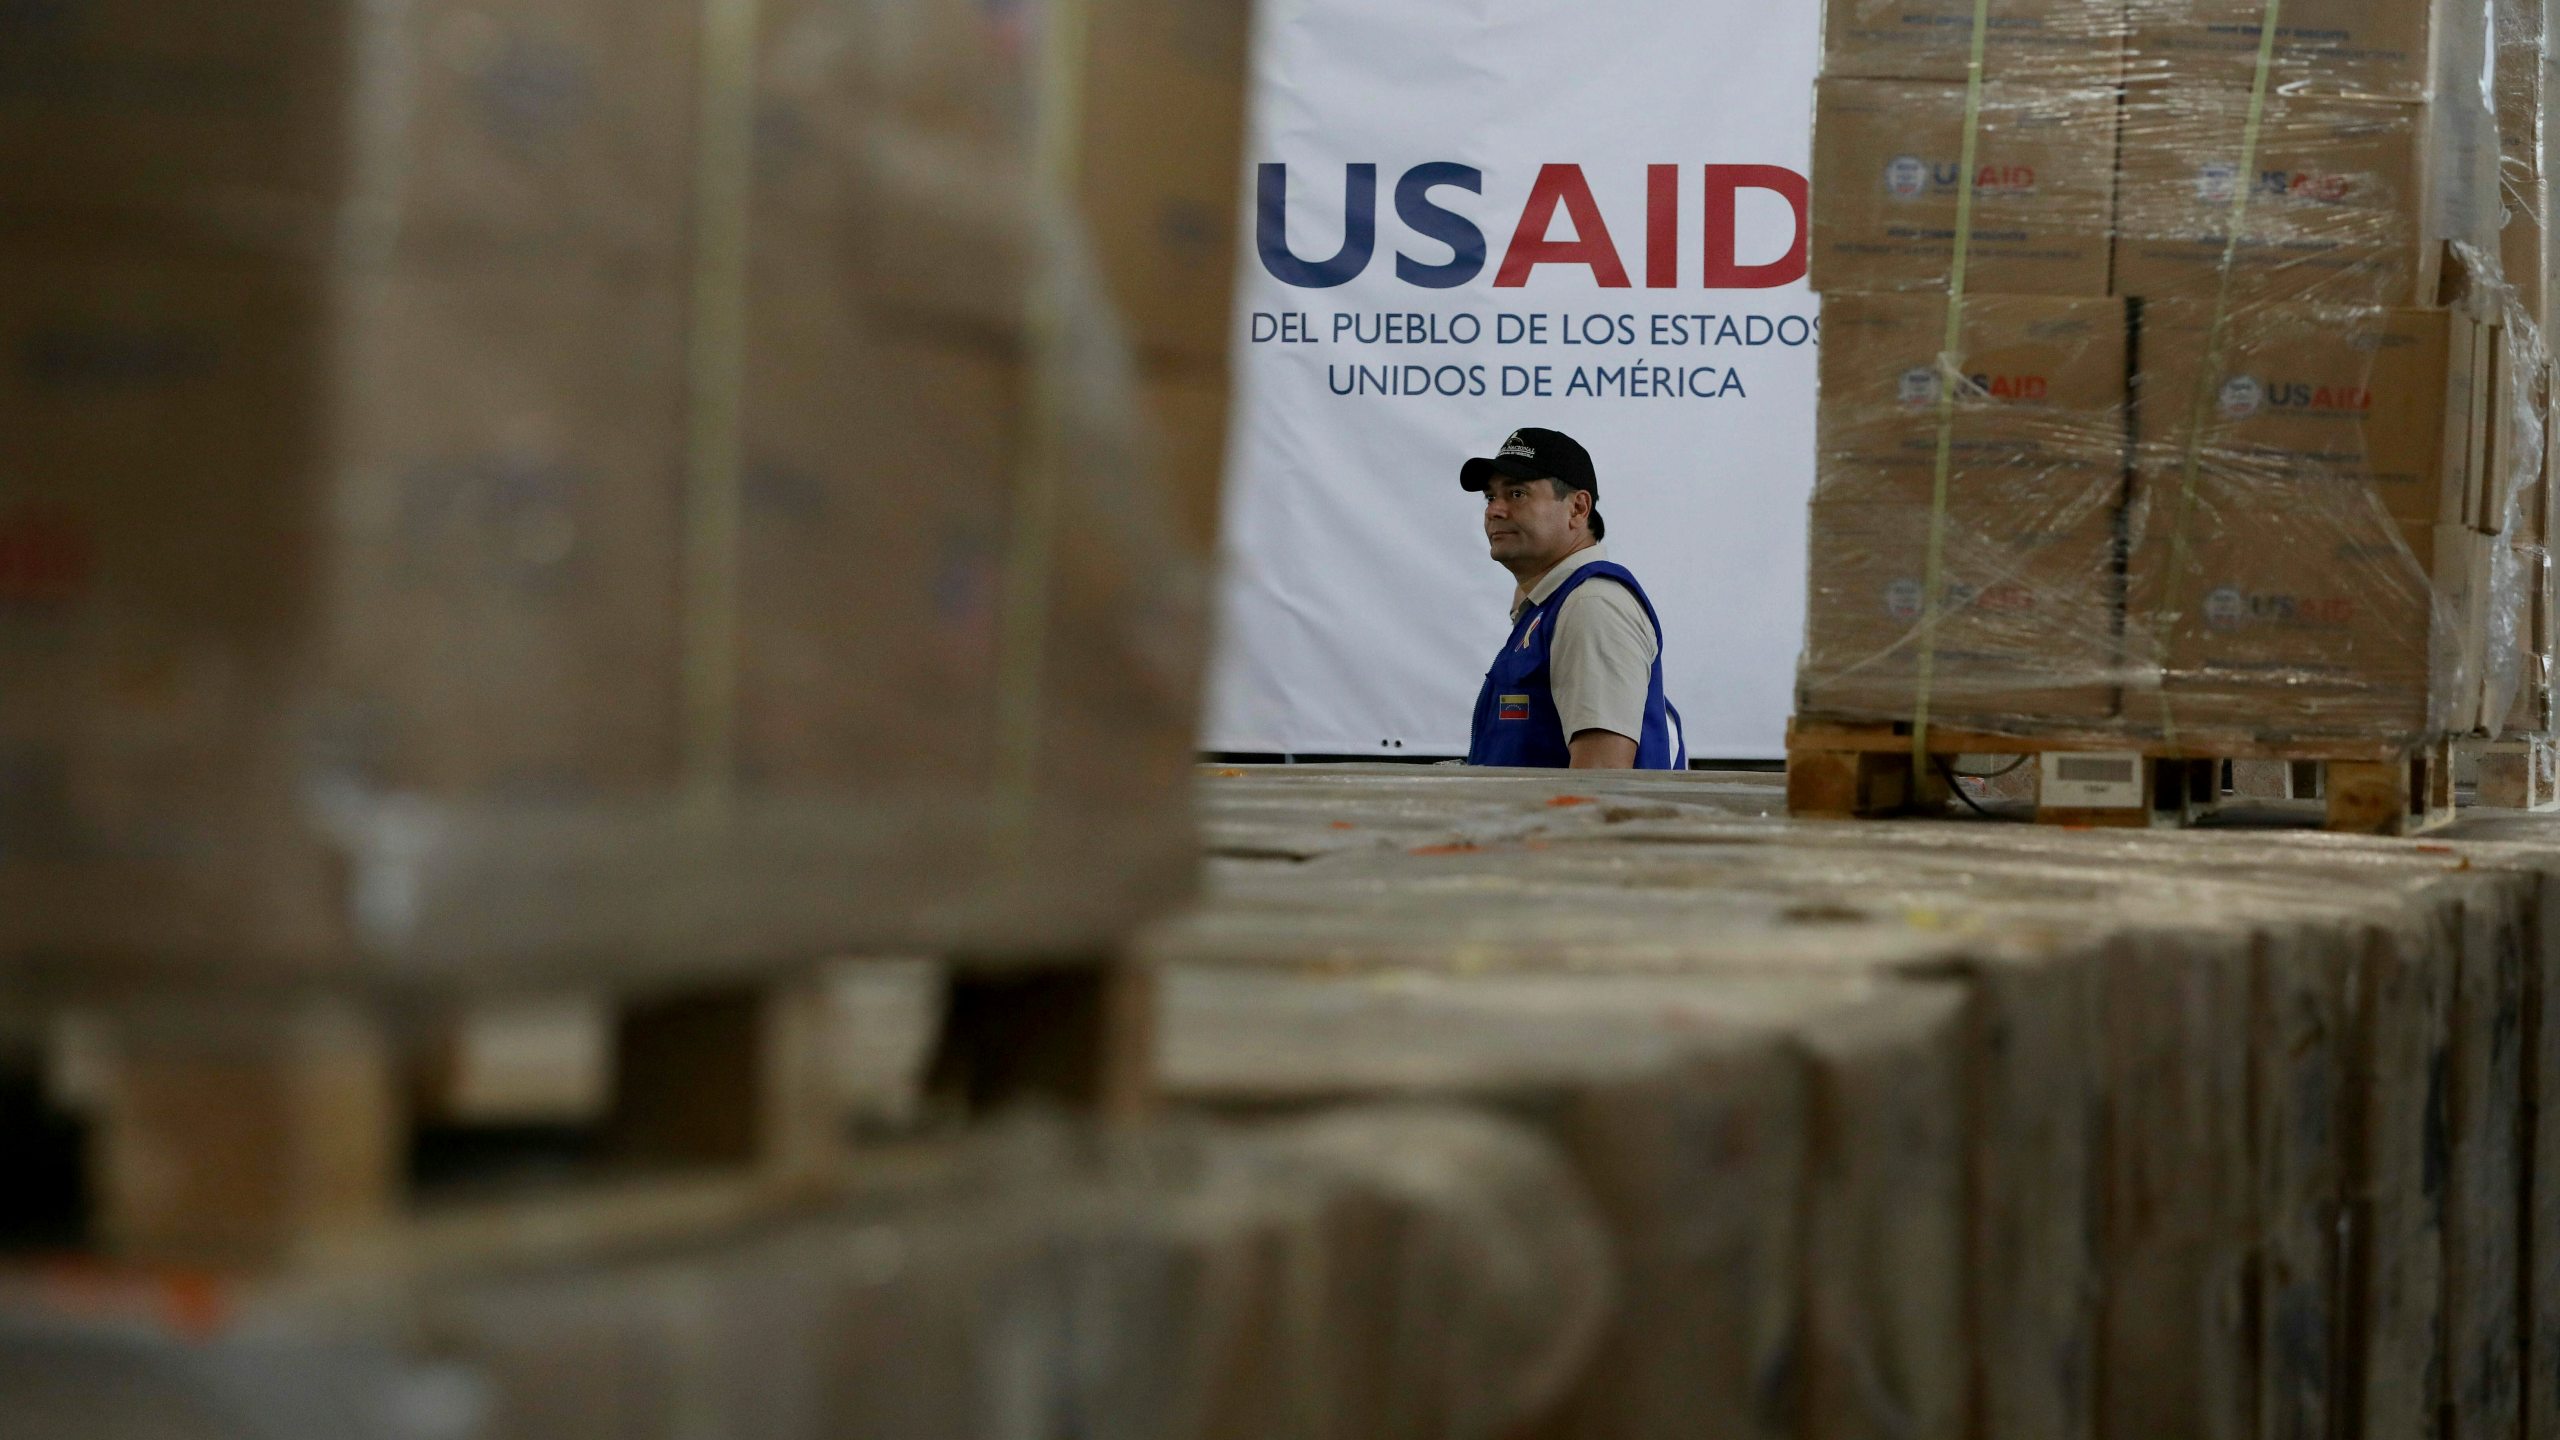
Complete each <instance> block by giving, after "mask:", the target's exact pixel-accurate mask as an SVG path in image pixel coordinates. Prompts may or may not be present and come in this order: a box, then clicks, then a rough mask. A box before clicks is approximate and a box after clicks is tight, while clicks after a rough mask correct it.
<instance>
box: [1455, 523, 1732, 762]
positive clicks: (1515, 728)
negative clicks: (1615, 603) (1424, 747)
mask: <svg viewBox="0 0 2560 1440" xmlns="http://www.w3.org/2000/svg"><path fill="white" fill-rule="evenodd" d="M1592 580H1615V581H1617V582H1618V583H1619V584H1621V585H1624V586H1626V587H1627V591H1628V593H1630V594H1632V595H1634V596H1635V597H1636V603H1637V604H1638V605H1641V606H1643V607H1644V615H1645V618H1646V619H1647V620H1650V621H1652V622H1653V639H1654V651H1653V680H1652V683H1651V684H1649V685H1647V686H1646V687H1645V694H1644V733H1643V734H1642V735H1639V736H1636V737H1635V741H1636V768H1637V769H1639V770H1686V769H1688V768H1689V747H1688V745H1687V743H1686V741H1685V739H1684V738H1683V737H1682V736H1681V735H1680V734H1679V725H1680V712H1679V711H1677V710H1675V709H1673V708H1671V702H1670V700H1669V699H1667V698H1665V697H1664V695H1663V693H1662V617H1661V616H1659V615H1656V614H1655V613H1654V611H1653V601H1651V600H1649V599H1647V598H1646V597H1645V593H1644V587H1643V586H1641V585H1638V584H1637V583H1636V577H1635V576H1633V575H1631V574H1629V573H1627V569H1626V567H1625V566H1623V565H1615V564H1612V563H1610V562H1609V561H1606V560H1595V561H1593V562H1592V563H1590V564H1588V565H1585V566H1583V567H1582V568H1581V569H1579V570H1576V571H1575V572H1573V575H1572V576H1571V578H1569V579H1567V580H1566V581H1565V582H1564V583H1563V584H1562V585H1559V586H1557V587H1556V593H1554V594H1553V595H1550V596H1548V597H1547V598H1546V600H1545V602H1544V603H1541V604H1533V605H1528V606H1525V607H1523V608H1522V609H1521V611H1520V618H1519V619H1518V620H1515V621H1513V622H1512V625H1511V638H1510V639H1508V640H1506V641H1504V642H1503V643H1502V653H1501V654H1499V655H1497V656H1495V657H1494V658H1493V668H1492V669H1490V670H1488V671H1486V672H1485V675H1484V693H1482V694H1480V695H1478V696H1477V697H1476V721H1475V732H1474V738H1473V739H1472V741H1471V742H1470V743H1469V744H1468V746H1467V763H1468V764H1470V765H1506V766H1524V767H1530V768H1535V769H1545V770H1561V769H1564V768H1565V767H1567V766H1569V765H1571V764H1572V763H1573V749H1572V746H1571V745H1570V744H1569V743H1568V742H1569V741H1570V740H1571V738H1572V737H1570V736H1568V735H1566V734H1565V733H1564V719H1563V717H1562V716H1560V715H1558V714H1557V713H1556V697H1555V691H1554V689H1553V688H1552V685H1551V683H1550V681H1551V677H1550V676H1549V674H1548V672H1547V646H1548V644H1549V643H1550V642H1551V641H1553V640H1554V639H1555V632H1556V617H1558V616H1560V615H1562V614H1563V613H1564V602H1565V601H1567V600H1569V599H1571V598H1573V592H1574V591H1576V590H1578V589H1580V588H1582V586H1583V585H1584V584H1585V583H1586V582H1588V581H1592Z"/></svg>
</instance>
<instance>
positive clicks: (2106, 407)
mask: <svg viewBox="0 0 2560 1440" xmlns="http://www.w3.org/2000/svg"><path fill="white" fill-rule="evenodd" d="M2543 4H2544V0H2433V3H2427V4H2419V3H2395V0H2287V3H2283V4H2282V5H2281V6H2279V5H2277V4H2273V3H2262V0H2129V3H2126V4H2115V3H2093V0H2045V3H2025V0H1943V3H1940V4H1937V5H1934V6H1922V7H1918V9H1917V10H1915V9H1914V7H1912V6H1910V5H1905V4H1894V5H1889V6H1888V5H1882V4H1874V3H1868V0H1833V3H1832V4H1831V5H1830V6H1829V7H1828V12H1827V24H1828V30H1827V32H1826V40H1825V75H1824V78H1823V80H1822V81H1821V82H1820V92H1819V96H1818V99H1817V103H1816V137H1815V177H1814V207H1813V208H1814V218H1813V234H1814V239H1813V252H1814V253H1813V281H1814V284H1815V287H1816V288H1817V289H1819V290H1821V291H1822V292H1823V294H1824V327H1823V328H1824V341H1825V344H1824V348H1823V356H1822V361H1821V385H1822V395H1821V410H1820V419H1819V425H1818V444H1819V459H1818V474H1817V483H1816V490H1815V496H1814V501H1813V509H1812V527H1811V529H1812V543H1811V582H1810V588H1809V599H1810V616H1809V621H1808V630H1807V636H1806V643H1805V651H1804V658H1803V663H1802V666H1801V670H1800V674H1799V684H1798V704H1799V710H1800V711H1801V712H1802V713H1804V714H1806V715H1809V716H1816V717H1821V718H1826V719H1846V720H1854V721H1872V722H1882V723H1904V724H1909V725H1911V726H1912V727H1913V728H1914V729H1915V730H1917V731H1919V732H1921V733H1922V734H1924V735H1925V732H1926V730H1927V727H1928V726H1929V725H1930V724H1931V723H1933V722H1943V723H1945V724H1947V725H1950V726H1955V727H1959V728H1966V729H1990V730H2000V731H2008V732H2019V731H2025V732H2029V733H2074V732H2076V733H2085V734H2087V735H2090V736H2092V737H2095V738H2100V739H2110V738H2121V739H2123V740H2125V741H2126V742H2128V743H2129V744H2136V745H2160V746H2167V747H2170V748H2172V749H2174V748H2176V747H2178V746H2181V745H2186V744H2195V745H2199V746H2204V747H2207V753H2210V747H2211V746H2212V745H2213V744H2215V743H2217V742H2233V743H2257V742H2281V741H2285V740H2289V739H2297V738H2301V739H2310V738H2317V737H2335V738H2340V739H2348V738H2352V739H2356V740H2374V741H2391V740H2407V741H2412V742H2414V741H2418V740H2422V739H2427V738H2432V737H2434V736H2438V735H2443V734H2447V733H2455V734H2461V733H2472V732H2480V733H2486V734H2490V735H2496V734H2498V733H2500V732H2501V731H2502V730H2504V729H2532V730H2541V729H2544V728H2547V725H2548V712H2549V702H2548V694H2549V685H2548V681H2549V675H2550V654H2551V639H2550V626H2549V624H2548V619H2547V617H2548V612H2549V609H2550V602H2549V593H2550V564H2549V557H2548V550H2547V547H2548V543H2549V528H2550V527H2549V524H2548V521H2547V517H2546V512H2547V509H2548V506H2549V503H2550V501H2549V498H2548V497H2549V495H2550V487H2548V486H2547V485H2546V484H2544V483H2543V475H2544V469H2545V463H2546V451H2545V445H2544V436H2545V431H2546V428H2547V419H2548V413H2549V408H2550V403H2551V396H2550V385H2549V381H2548V372H2549V356H2548V354H2547V352H2546V350H2545V348H2544V342H2543V339H2542V336H2543V332H2544V319H2545V314H2544V309H2543V306H2544V299H2543V296H2544V290H2545V286H2544V278H2545V274H2544V272H2545V270H2546V268H2547V265H2548V260H2547V258H2546V256H2545V241H2544V239H2543V234H2544V230H2545V221H2546V218H2547V217H2546V216H2545V214H2544V208H2543V207H2544V206H2545V204H2546V203H2547V202H2546V197H2547V194H2548V188H2547V187H2546V186H2545V185H2543V183H2542V181H2541V178H2540V177H2541V170H2542V165H2543V157H2542V153H2541V147H2542V146H2543V144H2544V143H2545V142H2544V138H2543V130H2542V124H2541V92H2542V79H2543V75H2544V71H2545V68H2546V61H2545V54H2544V52H2545V37H2546V36H2547V33H2548V27H2547V26H2546V25H2545V23H2544V20H2543V17H2542V13H2541V10H2542V5H2543ZM1923 12H1926V13H1923ZM1940 12H1943V13H1940ZM1978 25H1979V27H1980V29H1979V34H1980V42H1979V44H1978V45H1977V43H1976V37H1977V26H1978ZM1977 51H1978V55H1977ZM2093 57H2098V58H2094V59H2093ZM1977 59H1978V62H1979V63H1978V68H1975V66H1974V62H1975V61H1976V60H1977ZM1969 77H1971V78H1969Z"/></svg>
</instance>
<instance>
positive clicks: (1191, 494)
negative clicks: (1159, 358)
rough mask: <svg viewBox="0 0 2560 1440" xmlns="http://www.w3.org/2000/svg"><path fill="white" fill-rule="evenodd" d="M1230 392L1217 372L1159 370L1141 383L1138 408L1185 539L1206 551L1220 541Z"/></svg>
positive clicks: (1222, 377) (1223, 378) (1144, 377)
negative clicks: (1145, 422)
mask: <svg viewBox="0 0 2560 1440" xmlns="http://www.w3.org/2000/svg"><path fill="white" fill-rule="evenodd" d="M1232 393H1233V392H1232V387H1230V386H1229V385H1228V384H1227V381H1226V377H1225V375H1224V374H1223V373H1221V372H1219V371H1214V370H1211V371H1191V370H1183V369H1172V368H1158V369H1154V370H1150V371H1148V372H1147V373H1145V374H1143V375H1141V376H1140V377H1139V381H1138V403H1139V407H1140V409H1141V410H1142V411H1143V412H1144V414H1145V418H1146V420H1147V422H1148V424H1149V426H1150V429H1151V432H1152V438H1153V440H1154V442H1155V446H1156V455H1157V463H1158V465H1159V466H1160V467H1161V469H1162V473H1163V475H1164V477H1165V483H1166V485H1167V486H1168V487H1169V488H1170V489H1171V491H1172V494H1173V505H1174V513H1175V515H1176V516H1177V518H1178V519H1179V520H1180V521H1181V524H1182V527H1183V534H1184V537H1185V538H1186V539H1188V540H1190V541H1191V542H1192V543H1194V544H1196V545H1198V546H1200V547H1201V548H1202V549H1204V550H1210V549H1215V548H1216V546H1217V543H1218V526H1219V519H1220V508H1221V504H1222V501H1223V499H1224V496H1225V490H1226V468H1227V430H1228V424H1229V408H1228V407H1229V401H1230V399H1231V398H1232Z"/></svg>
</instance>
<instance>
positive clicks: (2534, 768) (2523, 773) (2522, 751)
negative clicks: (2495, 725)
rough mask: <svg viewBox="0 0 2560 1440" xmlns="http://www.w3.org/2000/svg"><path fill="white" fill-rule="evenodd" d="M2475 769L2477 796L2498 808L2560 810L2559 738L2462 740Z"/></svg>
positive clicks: (2531, 737) (2519, 737) (2540, 736)
mask: <svg viewBox="0 0 2560 1440" xmlns="http://www.w3.org/2000/svg"><path fill="white" fill-rule="evenodd" d="M2464 748H2465V749H2466V750H2469V751H2470V752H2471V754H2470V757H2469V758H2470V759H2472V760H2473V762H2474V763H2475V764H2476V765H2477V767H2478V770H2479V777H2480V778H2479V789H2478V792H2477V793H2478V798H2479V802H2480V803H2481V804H2482V805H2486V806H2489V807H2491V808H2493V809H2498V810H2536V811H2552V810H2560V737H2555V736H2550V735H2524V736H2518V737H2515V738H2513V739H2507V740H2486V741H2466V742H2465V745H2464Z"/></svg>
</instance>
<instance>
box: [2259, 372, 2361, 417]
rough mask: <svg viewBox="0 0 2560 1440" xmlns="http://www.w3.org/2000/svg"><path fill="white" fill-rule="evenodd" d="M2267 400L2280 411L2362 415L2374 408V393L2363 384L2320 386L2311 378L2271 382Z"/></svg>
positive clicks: (2268, 387)
mask: <svg viewBox="0 0 2560 1440" xmlns="http://www.w3.org/2000/svg"><path fill="white" fill-rule="evenodd" d="M2267 403H2268V404H2269V405H2271V406H2274V407H2275V408H2277V409H2279V410H2312V411H2320V412H2324V413H2329V414H2338V415H2361V414H2363V413H2364V412H2366V411H2368V410H2371V409H2372V408H2373V392H2372V391H2371V390H2368V389H2366V388H2365V387H2363V386H2362V385H2318V384H2314V383H2312V382H2310V381H2307V380H2296V381H2286V382H2283V383H2280V384H2279V383H2275V382H2269V384H2268V385H2267Z"/></svg>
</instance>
